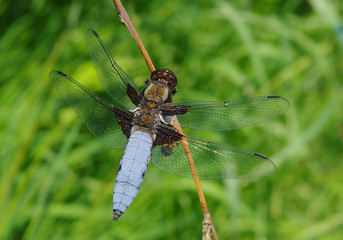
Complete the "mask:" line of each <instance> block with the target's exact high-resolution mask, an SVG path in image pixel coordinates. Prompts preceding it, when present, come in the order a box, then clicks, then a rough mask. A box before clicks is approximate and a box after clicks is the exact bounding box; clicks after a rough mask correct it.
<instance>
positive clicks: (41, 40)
mask: <svg viewBox="0 0 343 240" xmlns="http://www.w3.org/2000/svg"><path fill="white" fill-rule="evenodd" d="M123 4H124V5H125V7H126V8H127V11H128V13H129V14H130V17H131V20H132V21H133V23H134V24H135V26H136V28H137V30H138V32H139V34H140V35H141V37H142V39H143V42H144V43H145V45H146V48H147V49H148V51H149V53H150V55H151V58H152V60H153V62H154V64H155V66H156V67H166V68H170V69H172V70H173V71H174V72H175V74H176V75H177V77H178V79H179V84H178V89H179V92H178V93H177V95H176V97H175V100H205V99H207V100H228V99H238V98H244V97H253V96H258V95H268V94H274V95H281V96H283V97H286V98H287V99H289V100H290V102H291V109H290V111H288V112H287V113H286V114H284V115H283V116H281V117H279V118H277V119H274V120H272V121H270V122H268V123H265V124H262V125H260V126H256V127H250V128H245V129H240V130H236V131H231V132H221V133H212V132H200V131H196V132H195V131H193V132H191V133H193V134H196V135H197V136H199V137H202V138H205V139H208V140H212V141H216V142H220V143H224V144H230V145H233V146H237V147H241V148H245V149H249V150H252V151H257V152H260V153H263V154H265V155H267V156H269V157H270V158H271V159H272V160H273V161H274V162H276V163H277V165H278V173H277V174H276V175H275V176H273V177H268V178H263V179H258V180H222V181H220V180H213V181H211V180H206V181H203V182H202V183H203V187H204V192H205V195H206V197H207V201H208V205H209V208H210V210H211V213H212V217H213V220H214V223H215V225H216V228H217V231H218V234H219V236H220V239H324V240H331V239H332V240H335V239H342V238H343V191H342V182H343V162H342V159H343V153H342V138H343V114H342V45H343V41H342V39H343V30H342V29H343V27H342V13H343V6H342V4H340V1H339V0H331V1H325V0H310V1H296V0H294V1H280V0H276V1H267V0H264V1H262V0H258V1H251V0H244V1H238V0H235V1H180V0H176V1H171V0H167V1H163V2H161V1H147V0H143V1H136V2H133V1H124V2H123ZM0 19H1V22H2V23H3V24H1V25H0V33H1V35H0V56H1V58H0V69H1V74H0V91H1V94H0V146H1V148H0V149H1V150H0V157H1V167H0V173H1V174H0V179H1V182H0V219H1V224H0V238H1V239H47V238H49V239H199V238H200V237H201V221H202V213H201V208H200V205H199V203H198V198H197V194H196V190H195V186H194V183H193V180H192V179H186V178H181V177H176V176H172V175H169V174H167V173H164V172H161V171H159V170H158V169H156V168H155V167H154V166H152V165H151V166H150V167H149V172H148V174H147V176H146V178H145V181H144V184H143V186H142V188H141V190H140V192H139V193H138V196H137V198H136V199H135V200H134V202H133V203H132V205H131V206H130V208H129V209H128V211H127V212H126V213H125V214H124V215H123V216H122V217H121V219H120V221H119V222H118V223H113V222H112V221H111V219H112V211H111V205H112V188H113V182H114V178H115V173H116V169H117V165H118V163H119V159H120V158H121V155H122V151H123V150H110V149H108V148H106V147H105V146H103V145H102V144H101V143H99V142H98V141H97V140H96V139H95V138H94V137H93V136H92V135H91V133H89V131H88V130H87V129H86V128H85V127H84V126H83V125H82V123H81V121H80V120H79V119H78V117H77V115H76V114H75V113H74V112H73V111H72V110H71V109H70V107H69V106H68V105H67V104H66V103H65V102H64V101H63V100H62V98H61V97H60V96H59V95H58V93H57V91H56V90H55V89H53V87H52V85H51V84H50V81H49V79H48V73H49V72H50V71H51V70H53V69H57V70H61V71H63V72H66V73H68V74H69V75H71V76H73V77H74V78H75V79H77V80H78V81H80V82H81V83H82V84H84V85H85V86H87V87H88V88H89V89H91V90H92V91H94V92H96V93H97V94H101V95H102V96H105V97H106V95H104V93H103V89H102V88H101V86H100V84H99V82H98V80H97V78H96V75H95V71H94V69H93V67H92V64H91V62H90V59H89V57H88V52H87V49H86V44H85V41H84V33H85V31H86V30H87V29H88V28H93V29H95V30H96V31H97V32H98V33H99V34H100V36H101V37H102V39H103V40H104V42H105V43H106V45H107V46H108V48H109V50H110V52H111V53H112V55H113V57H114V58H115V60H116V61H117V62H118V64H119V65H120V66H121V67H122V68H123V69H124V70H125V71H126V72H127V73H128V74H129V75H130V76H131V78H132V79H133V80H134V81H135V82H136V83H137V84H138V85H139V86H143V83H144V79H145V78H147V77H148V76H149V71H148V68H147V67H146V65H145V63H144V60H143V58H142V57H141V55H140V53H139V51H138V49H137V47H136V45H135V43H134V41H133V39H132V38H131V36H130V34H129V33H128V31H127V29H126V28H125V27H123V26H122V24H121V23H120V22H119V21H118V20H117V15H116V12H115V8H114V7H113V5H112V1H98V2H94V1H76V0H74V1H43V0H35V1H2V2H1V4H0Z"/></svg>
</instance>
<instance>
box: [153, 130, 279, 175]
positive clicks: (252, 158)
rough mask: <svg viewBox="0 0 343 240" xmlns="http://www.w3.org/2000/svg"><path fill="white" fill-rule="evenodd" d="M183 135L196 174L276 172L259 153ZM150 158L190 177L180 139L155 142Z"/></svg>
mask: <svg viewBox="0 0 343 240" xmlns="http://www.w3.org/2000/svg"><path fill="white" fill-rule="evenodd" d="M166 137H167V136H166ZM186 137H187V141H188V147H189V149H190V152H191V154H192V156H193V160H194V163H195V166H196V169H197V172H198V175H199V178H202V179H209V178H255V177H263V176H269V175H272V174H274V173H276V166H275V165H274V163H273V162H272V161H271V160H270V159H268V158H267V157H265V156H263V155H262V154H259V153H255V152H251V151H248V150H244V149H240V148H235V147H231V146H227V145H222V144H217V143H213V142H207V141H205V140H203V139H200V138H197V137H194V136H191V135H188V134H187V135H186ZM151 161H152V163H153V164H154V165H155V166H156V167H158V168H160V169H161V170H163V171H166V172H168V173H171V174H174V175H178V176H184V177H192V173H191V171H190V167H189V163H188V159H187V157H186V155H185V152H184V149H183V146H182V144H181V142H176V143H175V144H174V145H162V146H156V147H155V148H154V150H153V152H152V156H151Z"/></svg>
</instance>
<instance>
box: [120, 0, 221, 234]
mask: <svg viewBox="0 0 343 240" xmlns="http://www.w3.org/2000/svg"><path fill="white" fill-rule="evenodd" d="M113 3H114V5H115V7H116V9H117V12H118V17H119V20H120V21H121V22H122V23H123V24H124V25H125V26H126V27H127V28H128V29H129V31H130V33H131V35H132V36H133V38H134V39H135V41H136V43H137V45H138V47H139V50H140V51H141V53H142V55H143V57H144V60H145V62H146V63H147V65H148V67H149V69H150V72H152V71H154V70H155V67H154V65H153V63H152V61H151V59H150V57H149V54H148V52H147V51H146V49H145V47H144V45H143V43H142V41H141V39H140V38H139V36H138V34H137V32H136V30H135V28H134V27H133V25H132V23H131V20H130V18H129V15H128V14H127V12H126V10H125V8H124V7H123V5H122V4H121V2H120V0H113ZM172 125H174V126H175V127H176V128H177V129H178V130H179V131H180V132H181V133H182V132H183V131H182V129H181V127H180V124H179V121H178V120H177V118H176V116H174V117H173V119H172ZM181 143H182V146H183V149H184V151H185V154H186V156H187V158H188V161H189V166H190V168H191V171H192V175H193V179H194V182H195V186H196V188H197V191H198V195H199V200H200V204H201V208H202V211H203V215H204V220H203V235H204V236H205V239H206V240H207V239H210V234H212V237H213V239H214V240H217V239H218V236H217V232H216V229H215V227H214V225H213V221H212V218H211V215H210V212H209V210H208V208H207V203H206V199H205V196H204V192H203V191H202V187H201V184H200V180H199V176H198V172H197V170H196V167H195V164H194V161H193V157H192V154H191V152H190V150H189V147H188V142H187V138H186V136H184V137H183V138H182V140H181Z"/></svg>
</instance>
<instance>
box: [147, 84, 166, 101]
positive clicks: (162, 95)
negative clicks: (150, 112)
mask: <svg viewBox="0 0 343 240" xmlns="http://www.w3.org/2000/svg"><path fill="white" fill-rule="evenodd" d="M144 96H145V97H146V98H148V99H150V100H153V101H155V102H162V103H163V102H165V101H166V100H167V99H168V96H169V88H168V86H167V82H165V81H163V80H162V81H159V82H156V83H152V84H150V85H149V86H148V87H147V88H146V89H145V91H144Z"/></svg>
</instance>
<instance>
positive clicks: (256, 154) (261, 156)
mask: <svg viewBox="0 0 343 240" xmlns="http://www.w3.org/2000/svg"><path fill="white" fill-rule="evenodd" d="M254 155H255V156H257V157H260V158H263V159H266V160H267V159H269V158H267V157H266V156H264V155H263V154H261V153H257V152H254Z"/></svg>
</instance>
